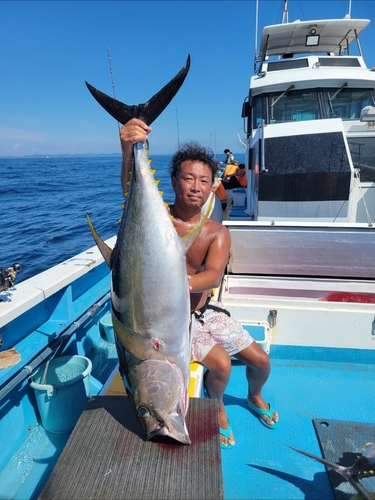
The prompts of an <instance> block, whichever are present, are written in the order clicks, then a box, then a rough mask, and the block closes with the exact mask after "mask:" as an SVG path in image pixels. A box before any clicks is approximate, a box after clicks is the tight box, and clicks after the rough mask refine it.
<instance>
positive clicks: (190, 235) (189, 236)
mask: <svg viewBox="0 0 375 500" xmlns="http://www.w3.org/2000/svg"><path fill="white" fill-rule="evenodd" d="M214 202H215V197H214V196H211V199H210V202H209V203H208V206H207V209H206V212H205V213H202V214H201V218H200V219H199V222H198V223H197V224H196V225H195V226H194V227H192V228H191V229H190V230H189V231H188V232H187V233H185V234H184V235H183V236H180V241H181V243H182V246H183V249H184V252H185V254H187V252H188V251H189V248H190V247H191V246H192V244H193V243H194V241H195V240H196V238H197V237H198V236H199V233H200V232H201V231H202V228H203V226H204V225H205V223H206V220H207V219H208V216H209V214H210V212H211V209H212V205H213V203H214Z"/></svg>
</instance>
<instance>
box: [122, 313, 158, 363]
mask: <svg viewBox="0 0 375 500" xmlns="http://www.w3.org/2000/svg"><path fill="white" fill-rule="evenodd" d="M112 323H113V328H114V330H115V332H116V336H117V338H118V340H119V341H120V342H121V344H122V345H123V346H124V347H125V349H126V350H127V351H128V352H129V353H130V354H131V355H132V356H133V357H134V358H136V359H138V360H140V361H143V360H145V359H147V358H148V357H149V355H148V353H149V352H150V351H152V350H153V349H154V348H155V347H154V341H153V340H152V339H150V338H146V337H142V336H141V335H138V334H137V333H136V332H133V331H132V330H129V329H128V328H126V327H125V326H124V325H123V324H122V323H121V322H120V321H119V320H118V319H117V318H116V316H115V315H114V314H112Z"/></svg>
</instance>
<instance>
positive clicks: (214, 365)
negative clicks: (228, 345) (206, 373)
mask: <svg viewBox="0 0 375 500" xmlns="http://www.w3.org/2000/svg"><path fill="white" fill-rule="evenodd" d="M202 363H203V364H204V365H205V366H206V368H207V369H208V370H210V371H215V370H216V371H219V372H227V373H229V372H230V370H231V359H230V356H229V354H228V353H227V351H226V350H225V349H223V348H222V347H221V346H220V345H219V344H216V345H215V346H214V347H213V348H212V349H211V351H210V352H209V353H208V355H207V356H206V357H205V359H204V360H203V362H202Z"/></svg>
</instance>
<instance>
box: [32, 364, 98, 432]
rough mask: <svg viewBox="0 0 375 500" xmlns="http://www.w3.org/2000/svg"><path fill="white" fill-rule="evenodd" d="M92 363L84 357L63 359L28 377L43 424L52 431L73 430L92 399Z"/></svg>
mask: <svg viewBox="0 0 375 500" xmlns="http://www.w3.org/2000/svg"><path fill="white" fill-rule="evenodd" d="M91 370H92V363H91V361H90V360H89V359H88V358H85V357H84V356H61V357H59V358H54V359H51V360H50V361H47V362H46V363H43V364H42V365H40V366H39V367H38V368H37V369H36V370H35V372H33V373H32V374H31V375H30V377H29V384H30V386H31V387H32V388H33V389H34V394H35V398H36V402H37V405H38V409H39V413H40V418H41V420H42V425H43V427H44V428H45V429H46V431H49V432H55V433H63V432H68V431H71V430H72V429H73V427H74V426H75V424H76V423H77V421H78V419H79V417H80V415H81V413H82V412H83V410H84V409H85V407H86V404H87V401H88V399H89V397H90V373H91Z"/></svg>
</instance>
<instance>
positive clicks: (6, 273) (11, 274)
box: [0, 262, 21, 292]
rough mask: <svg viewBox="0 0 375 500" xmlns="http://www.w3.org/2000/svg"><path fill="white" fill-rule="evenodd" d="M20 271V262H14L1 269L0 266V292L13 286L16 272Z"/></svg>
mask: <svg viewBox="0 0 375 500" xmlns="http://www.w3.org/2000/svg"><path fill="white" fill-rule="evenodd" d="M19 271H21V264H19V263H18V262H16V263H15V264H13V266H12V267H8V268H7V269H3V268H2V267H0V292H5V291H7V290H9V288H13V287H14V283H13V282H14V280H15V279H16V276H17V273H18V272H19Z"/></svg>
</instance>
